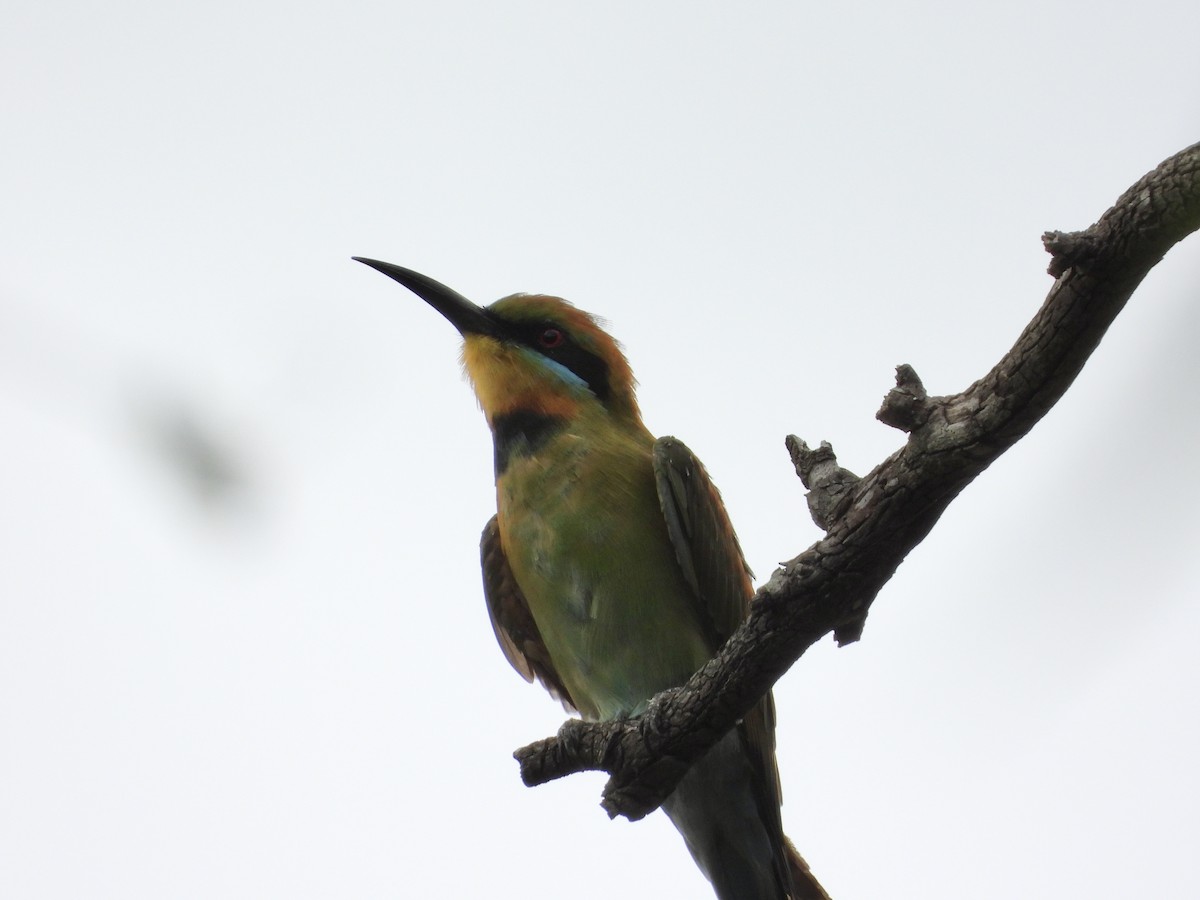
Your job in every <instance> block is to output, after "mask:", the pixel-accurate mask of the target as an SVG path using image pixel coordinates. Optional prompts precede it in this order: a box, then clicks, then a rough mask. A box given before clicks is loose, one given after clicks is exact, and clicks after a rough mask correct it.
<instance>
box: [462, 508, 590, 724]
mask: <svg viewBox="0 0 1200 900" xmlns="http://www.w3.org/2000/svg"><path fill="white" fill-rule="evenodd" d="M479 557H480V562H481V563H482V564H483V596H484V598H485V599H486V600H487V607H488V616H489V617H490V618H491V620H492V631H493V632H494V633H495V635H496V642H497V643H499V644H500V649H501V650H502V651H504V656H505V658H506V659H507V660H508V661H509V663H510V664H511V665H512V667H513V668H514V669H516V670H517V671H518V672H519V673H520V674H521V677H522V678H524V679H525V680H526V681H533V679H534V678H536V679H537V680H538V681H540V682H541V683H542V685H543V686H544V687H545V688H546V690H548V691H549V692H550V694H551V696H553V697H555V698H556V699H558V700H559V701H561V702H562V704H563V706H565V707H567V709H569V710H571V711H574V710H575V702H574V701H573V700H572V699H571V695H570V693H569V692H568V691H567V688H566V686H565V685H564V684H563V681H562V679H561V678H559V676H558V672H556V671H555V669H554V663H553V662H552V661H551V660H550V653H549V652H548V651H547V650H546V644H545V642H544V641H543V640H542V634H541V632H540V631H539V630H538V627H537V622H535V621H534V620H533V614H532V613H530V612H529V604H528V602H527V601H526V600H525V595H524V594H522V593H521V588H520V586H519V585H518V584H517V580H516V579H515V578H514V577H513V574H512V569H511V568H510V567H509V565H508V558H507V557H506V556H505V555H504V547H503V546H502V545H501V543H500V526H499V523H498V522H497V521H496V517H495V516H492V517H491V518H490V519H489V520H488V523H487V525H485V526H484V527H483V535H482V537H481V538H480V540H479Z"/></svg>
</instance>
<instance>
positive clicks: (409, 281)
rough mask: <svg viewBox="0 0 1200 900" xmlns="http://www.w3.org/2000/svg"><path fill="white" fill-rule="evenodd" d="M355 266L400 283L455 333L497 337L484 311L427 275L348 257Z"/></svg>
mask: <svg viewBox="0 0 1200 900" xmlns="http://www.w3.org/2000/svg"><path fill="white" fill-rule="evenodd" d="M351 259H353V260H354V261H355V262H360V263H363V264H364V265H367V266H370V267H371V268H372V269H375V270H377V271H380V272H382V273H383V274H384V275H386V276H387V277H388V278H391V279H393V280H395V281H398V282H400V283H401V284H402V285H404V286H405V287H406V288H408V289H409V290H410V291H412V292H413V293H414V294H416V295H417V296H418V297H420V298H421V299H422V300H424V301H425V302H426V303H428V304H429V305H430V306H432V307H433V308H434V309H436V310H437V311H438V312H440V313H441V314H442V315H443V316H445V317H446V318H447V319H449V320H450V324H451V325H453V326H454V327H455V328H457V329H458V331H459V334H461V335H462V336H463V337H466V336H467V335H468V334H487V335H493V336H497V330H496V323H495V322H493V321H492V317H491V316H489V315H488V313H487V310H485V309H484V308H483V307H481V306H477V305H475V304H474V303H472V302H471V301H470V300H468V299H467V298H466V297H464V296H463V295H462V294H460V293H459V292H458V291H455V290H452V289H451V288H448V287H446V285H444V284H442V283H441V282H440V281H434V280H433V279H432V278H430V277H429V276H428V275H422V274H421V273H420V272H414V271H413V270H412V269H405V268H404V267H403V266H394V265H392V264H391V263H385V262H380V261H379V260H377V259H365V258H364V257H361V256H353V257H351Z"/></svg>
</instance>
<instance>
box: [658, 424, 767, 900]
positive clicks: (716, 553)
mask: <svg viewBox="0 0 1200 900" xmlns="http://www.w3.org/2000/svg"><path fill="white" fill-rule="evenodd" d="M654 477H655V481H656V483H657V485H658V499H659V503H660V504H661V505H662V511H663V517H664V518H665V519H666V523H667V533H668V534H669V535H670V538H671V544H672V546H673V547H674V548H675V556H676V558H677V559H678V560H679V566H680V568H682V569H683V574H684V577H685V578H686V580H687V582H688V584H689V585H691V587H692V590H693V591H695V593H696V600H697V605H698V610H699V612H700V613H701V618H702V619H703V620H705V621H706V624H708V625H710V626H711V628H712V640H713V641H714V643H713V645H712V649H713V653H716V652H717V650H718V649H719V648H720V646H721V644H723V643H725V641H726V640H728V639H729V636H730V635H731V634H733V632H734V631H735V630H736V629H737V627H738V626H739V625H740V624H741V623H742V620H743V619H744V618H745V617H746V613H747V611H748V610H749V606H750V598H751V597H752V596H753V594H754V590H753V587H752V585H751V581H750V579H751V578H752V577H753V573H752V572H751V571H750V567H749V566H747V565H746V559H745V557H744V556H742V548H741V545H740V544H738V539H737V535H736V534H735V533H734V530H733V524H732V523H731V522H730V521H729V514H728V513H727V512H726V511H725V504H724V503H722V502H721V494H720V493H719V492H718V491H717V488H716V486H715V485H714V484H713V483H712V481H711V480H710V479H709V477H708V472H707V471H705V469H704V466H703V464H701V462H700V460H699V459H697V458H696V456H695V454H693V453H692V451H691V450H689V449H688V448H687V446H685V445H684V443H683V442H682V441H680V440H678V439H677V438H673V437H663V438H659V439H658V440H657V441H655V443H654ZM738 730H739V731H740V732H741V735H742V739H743V741H744V744H745V747H746V750H747V753H748V755H749V757H750V759H751V761H752V763H753V764H754V767H755V769H756V770H757V772H758V773H759V779H758V783H759V786H760V789H759V791H758V796H757V797H756V801H757V803H758V807H759V812H760V814H761V815H762V817H763V821H764V823H765V824H766V825H767V828H768V832H769V833H770V834H771V839H772V842H773V843H774V844H775V845H776V846H775V851H776V852H775V859H776V866H777V868H778V869H779V870H780V871H779V877H780V879H781V883H783V884H788V883H790V880H791V873H790V872H786V871H785V870H786V866H787V862H786V860H787V855H786V849H785V848H786V846H787V844H786V842H787V839H786V838H785V837H784V836H783V822H782V819H781V818H780V814H779V804H780V802H781V801H782V792H781V791H780V787H779V769H778V767H777V766H776V764H775V701H774V699H773V698H772V696H771V694H770V693H767V694H766V696H764V697H763V698H762V699H761V700H760V701H759V702H758V703H757V704H756V705H755V706H754V708H753V709H751V710H750V712H749V713H747V714H746V717H745V718H744V719H743V720H742V721H741V723H739V729H738Z"/></svg>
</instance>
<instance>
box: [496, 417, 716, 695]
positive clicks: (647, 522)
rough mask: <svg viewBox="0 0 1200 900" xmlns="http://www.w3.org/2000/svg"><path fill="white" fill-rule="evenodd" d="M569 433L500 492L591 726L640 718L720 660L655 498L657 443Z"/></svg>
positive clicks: (562, 668)
mask: <svg viewBox="0 0 1200 900" xmlns="http://www.w3.org/2000/svg"><path fill="white" fill-rule="evenodd" d="M579 431H580V429H577V428H571V427H567V428H564V429H563V430H561V431H559V432H558V433H556V434H555V435H554V436H553V437H551V438H550V439H548V440H547V441H545V442H544V443H543V444H542V445H541V446H540V447H538V448H537V451H536V452H535V453H532V454H528V455H522V456H519V457H515V458H511V459H510V460H509V461H508V465H507V466H506V468H505V471H504V472H503V474H502V475H501V476H500V478H499V479H498V481H497V502H498V506H499V521H500V534H501V541H502V543H503V545H504V552H505V555H506V556H507V558H508V562H509V565H510V566H511V568H512V571H513V575H514V576H515V578H516V580H517V583H518V584H519V585H520V587H521V590H522V592H523V593H524V594H525V597H526V600H527V601H528V603H529V608H530V611H531V612H532V614H533V617H534V619H535V621H536V622H537V624H538V628H539V630H540V631H541V634H542V638H543V640H544V641H545V643H546V648H547V650H548V651H549V653H550V656H551V659H552V660H553V662H554V667H555V669H556V670H557V672H558V674H559V676H560V677H561V678H562V680H563V682H564V683H565V684H566V686H567V689H568V690H569V691H570V692H571V696H572V697H573V698H574V699H575V701H576V703H577V704H578V705H579V707H580V711H581V712H582V713H583V714H584V715H585V716H587V717H589V718H612V717H615V716H619V715H625V714H629V713H632V712H635V711H637V710H638V709H639V707H640V706H641V705H642V704H643V703H645V701H647V700H648V699H649V698H650V697H652V696H653V695H654V694H655V693H657V692H659V691H661V690H663V689H665V688H668V687H672V686H675V685H678V684H681V683H682V682H684V681H685V680H687V678H688V677H689V676H690V675H691V674H692V673H693V672H695V671H696V669H698V668H699V667H700V666H701V665H703V664H704V662H705V661H707V660H708V658H709V657H710V656H711V654H712V652H713V650H714V648H712V647H708V646H707V645H706V643H705V641H704V639H703V637H702V632H701V629H700V626H699V623H698V620H697V617H696V609H695V600H694V598H693V596H692V593H691V590H690V588H689V587H688V586H687V584H686V583H685V582H684V580H683V577H682V575H681V574H680V571H679V567H678V564H677V562H676V560H675V553H674V550H673V548H672V547H671V544H670V540H669V538H668V536H667V530H666V526H665V524H664V522H663V518H662V512H661V508H660V506H659V501H658V494H657V491H656V488H655V482H654V473H653V464H652V456H651V449H652V446H653V439H652V438H651V437H650V435H649V434H644V433H643V434H625V433H609V434H605V435H604V436H603V437H601V438H594V439H593V438H588V437H586V436H585V435H584V434H580V433H579Z"/></svg>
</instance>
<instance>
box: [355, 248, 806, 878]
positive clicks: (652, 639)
mask: <svg viewBox="0 0 1200 900" xmlns="http://www.w3.org/2000/svg"><path fill="white" fill-rule="evenodd" d="M356 259H358V257H356ZM358 261H359V262H363V263H366V264H367V265H369V266H371V267H372V268H375V269H377V270H379V271H380V272H382V273H383V274H385V275H387V276H389V277H390V278H393V279H395V280H396V281H398V282H400V284H402V285H404V286H405V287H407V288H408V289H409V290H411V291H412V292H413V293H415V294H417V295H418V296H419V297H421V298H422V299H424V300H425V301H426V302H427V303H429V305H430V306H432V307H433V308H434V309H436V310H437V311H438V312H440V313H441V314H442V315H443V316H445V317H446V318H447V319H448V320H449V321H450V322H451V324H453V325H454V326H455V327H456V328H457V329H458V330H459V332H460V333H461V334H462V337H463V348H462V364H463V367H464V369H465V370H466V373H467V375H468V377H469V378H470V381H471V384H472V386H473V387H474V390H475V394H476V396H477V397H478V398H479V405H480V406H481V407H482V409H483V413H484V415H485V416H486V417H487V422H488V425H489V427H490V428H491V432H492V438H493V444H494V450H495V470H496V503H497V511H496V515H495V516H493V517H492V519H491V520H490V521H489V522H488V523H487V525H486V526H485V527H484V529H483V538H482V542H481V547H480V550H481V557H482V562H483V590H484V595H485V597H486V600H487V607H488V612H489V613H490V615H491V621H492V628H493V630H494V631H495V633H496V639H497V640H498V641H499V643H500V648H501V649H502V650H503V651H504V655H505V656H506V657H507V658H508V661H509V662H510V663H511V664H512V666H513V668H515V669H516V670H517V671H518V672H519V673H520V674H521V675H522V676H524V678H525V679H526V680H527V681H532V680H533V679H534V678H535V677H536V678H537V679H538V680H539V681H541V682H542V684H543V685H545V686H546V688H548V689H549V691H550V693H551V694H553V695H555V696H556V697H558V698H559V699H561V700H562V701H563V703H564V704H565V705H567V706H568V707H570V708H573V709H574V710H577V711H578V712H579V713H580V715H582V716H583V717H584V718H586V719H593V720H603V719H612V718H617V717H623V716H630V715H635V714H637V713H638V712H640V711H641V710H642V709H644V708H645V706H646V704H647V702H648V701H649V700H650V698H651V697H652V696H654V695H655V694H656V693H658V692H659V691H662V690H665V689H666V688H670V687H675V686H677V685H680V684H683V683H684V682H685V681H687V679H688V678H689V677H690V676H691V675H692V674H693V673H694V672H695V671H696V670H697V669H699V668H700V667H701V666H702V665H703V664H704V663H705V662H707V661H708V660H709V659H710V658H711V657H712V656H713V654H714V653H715V652H716V651H717V649H718V648H719V647H720V646H721V645H722V644H723V643H724V642H725V640H726V639H727V638H728V637H729V635H730V634H732V633H733V631H734V629H736V628H737V626H738V625H739V624H740V623H741V621H742V619H743V617H744V616H745V615H746V612H747V608H748V605H749V603H750V598H751V596H752V594H753V590H752V587H751V581H750V579H751V574H750V570H749V568H748V567H747V566H746V562H745V560H744V558H743V556H742V551H741V548H740V546H739V545H738V541H737V537H736V536H735V535H734V532H733V528H732V526H731V525H730V522H729V517H728V515H727V514H726V512H725V507H724V505H723V503H722V502H721V497H720V495H719V494H718V493H717V490H716V488H715V487H714V486H713V484H712V482H711V481H710V480H709V477H708V474H707V473H706V472H705V469H704V467H703V466H702V465H701V464H700V461H699V460H698V459H696V457H695V456H693V455H692V453H691V451H690V450H688V448H687V447H685V446H684V445H683V444H682V443H681V442H680V441H678V440H676V439H674V438H669V437H667V438H661V439H658V440H656V439H655V438H654V436H653V435H652V434H651V433H650V432H649V430H647V428H646V426H645V425H644V424H642V418H641V414H640V413H639V411H638V405H637V400H636V398H635V396H634V380H633V374H632V372H631V371H630V368H629V363H628V362H627V361H626V359H625V356H624V354H623V353H622V352H621V349H620V347H619V345H618V344H617V343H616V341H614V340H613V339H612V338H611V337H610V336H609V335H608V334H607V333H606V332H605V331H603V330H602V329H601V328H600V327H599V325H597V323H596V320H595V319H593V318H592V317H591V316H590V315H588V314H587V313H585V312H583V311H581V310H578V309H576V308H575V307H573V306H572V305H571V304H569V303H567V302H566V301H565V300H561V299H559V298H557V297H548V296H542V295H530V294H516V295H513V296H511V297H505V298H504V299H502V300H498V301H496V302H495V303H493V304H491V305H490V306H487V307H480V306H477V305H476V304H474V303H472V302H470V301H469V300H467V299H466V298H465V297H463V296H461V295H460V294H458V293H456V292H455V291H453V290H451V289H450V288H448V287H446V286H445V285H443V284H441V283H439V282H437V281H434V280H433V279H432V278H428V277H427V276H425V275H421V274H419V273H417V272H413V271H411V270H410V269H404V268H401V267H400V266H394V265H391V264H390V263H384V262H379V261H377V260H371V259H359V260H358ZM779 805H780V790H779V775H778V770H777V768H776V765H775V708H774V704H773V701H772V698H771V696H770V694H768V695H767V696H765V697H764V698H763V699H762V700H761V701H760V702H759V703H758V705H757V706H755V707H754V709H752V710H751V711H750V712H749V713H748V714H747V715H746V717H745V718H744V719H743V720H742V721H741V722H739V723H738V725H737V726H736V727H735V728H734V729H733V730H732V731H731V732H729V733H728V734H727V735H725V737H724V738H722V739H721V740H720V741H719V742H718V743H717V744H716V745H715V746H714V747H713V748H712V749H711V750H710V751H709V752H708V753H707V754H706V755H705V756H703V757H702V758H701V759H700V760H699V761H698V762H696V763H695V765H693V766H692V768H691V769H690V770H689V771H688V773H687V774H686V775H685V776H684V777H683V779H682V780H681V781H680V783H679V785H678V787H677V788H676V789H675V791H674V792H673V793H672V794H671V796H670V797H668V798H667V800H666V802H665V803H664V804H663V809H664V810H665V811H666V814H667V815H668V816H669V817H670V819H671V821H672V822H673V823H674V824H675V827H676V828H677V829H678V830H679V831H680V832H681V833H682V834H683V837H684V840H685V841H686V842H687V846H688V849H689V850H690V851H691V853H692V857H693V858H694V859H695V860H696V863H697V865H699V867H700V869H701V870H702V871H703V872H704V874H705V875H706V876H707V877H708V880H709V881H710V882H712V885H713V888H714V890H715V891H716V894H717V896H718V897H719V898H721V900H785V898H795V900H799V898H825V897H826V894H825V892H824V891H823V890H822V889H821V887H820V885H819V884H818V883H817V882H816V880H815V879H814V878H813V876H812V875H811V873H810V872H809V870H808V866H807V865H806V864H805V863H804V861H803V860H802V859H801V858H800V856H799V854H797V853H796V850H795V848H793V847H792V845H791V843H790V842H789V841H788V839H787V838H786V837H785V836H784V834H783V826H782V823H781V820H780V812H779Z"/></svg>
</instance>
